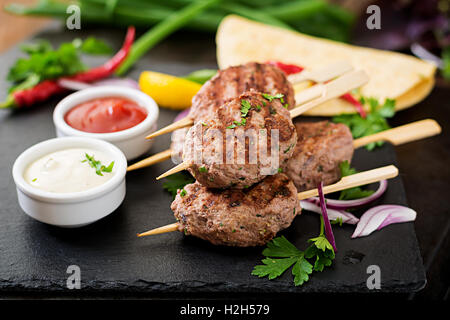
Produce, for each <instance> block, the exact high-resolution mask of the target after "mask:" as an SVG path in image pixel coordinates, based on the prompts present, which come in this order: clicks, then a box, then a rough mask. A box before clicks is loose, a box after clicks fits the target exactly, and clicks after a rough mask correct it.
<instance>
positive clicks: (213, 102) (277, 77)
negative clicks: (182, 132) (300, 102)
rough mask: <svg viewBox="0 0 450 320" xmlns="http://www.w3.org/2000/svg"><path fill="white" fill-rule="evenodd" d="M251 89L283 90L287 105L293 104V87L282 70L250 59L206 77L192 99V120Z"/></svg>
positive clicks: (272, 92) (273, 91)
mask: <svg viewBox="0 0 450 320" xmlns="http://www.w3.org/2000/svg"><path fill="white" fill-rule="evenodd" d="M250 89H253V90H256V91H259V92H264V93H269V94H272V95H275V94H277V93H282V94H283V95H284V97H285V100H286V103H287V104H288V105H289V109H290V108H293V107H295V96H294V89H293V87H292V84H291V83H290V82H289V81H288V79H287V77H286V75H285V74H284V72H283V71H281V70H280V69H279V68H277V67H275V66H272V65H269V64H260V63H256V62H249V63H247V64H244V65H239V66H234V67H229V68H227V69H224V70H220V71H219V72H218V73H217V74H216V75H215V76H214V77H213V78H211V79H210V80H209V81H207V82H206V83H205V84H204V85H203V86H202V88H201V89H200V90H199V92H198V93H197V94H196V95H195V96H194V98H193V99H192V107H191V111H190V112H189V117H190V118H191V119H193V120H194V122H197V121H201V120H205V119H208V118H210V117H211V115H212V114H214V112H215V111H216V110H217V109H218V108H219V107H220V106H222V105H223V104H225V103H226V102H228V101H229V100H230V99H233V98H236V97H238V96H239V95H241V94H243V93H244V92H246V91H249V90H250Z"/></svg>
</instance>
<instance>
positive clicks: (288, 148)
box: [283, 144, 294, 153]
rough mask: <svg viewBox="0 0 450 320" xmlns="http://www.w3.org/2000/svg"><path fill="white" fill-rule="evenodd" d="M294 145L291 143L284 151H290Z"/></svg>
mask: <svg viewBox="0 0 450 320" xmlns="http://www.w3.org/2000/svg"><path fill="white" fill-rule="evenodd" d="M293 147H294V144H290V145H289V147H287V148H286V149H285V150H284V151H283V152H284V153H288V152H289V151H290V150H291V149H292V148H293Z"/></svg>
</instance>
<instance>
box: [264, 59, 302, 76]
mask: <svg viewBox="0 0 450 320" xmlns="http://www.w3.org/2000/svg"><path fill="white" fill-rule="evenodd" d="M266 63H267V64H271V65H273V66H275V67H278V68H280V69H281V70H282V71H284V73H286V74H287V75H290V74H294V73H299V72H302V71H303V69H304V68H302V67H299V66H296V65H295V64H286V63H283V62H279V61H267V62H266Z"/></svg>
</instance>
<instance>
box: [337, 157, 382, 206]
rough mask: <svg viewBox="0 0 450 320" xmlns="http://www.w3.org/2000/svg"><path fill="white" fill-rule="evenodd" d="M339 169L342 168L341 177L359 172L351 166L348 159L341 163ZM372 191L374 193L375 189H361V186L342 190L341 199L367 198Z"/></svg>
mask: <svg viewBox="0 0 450 320" xmlns="http://www.w3.org/2000/svg"><path fill="white" fill-rule="evenodd" d="M339 169H340V170H341V177H346V176H350V175H352V174H355V173H358V171H356V169H354V168H352V167H350V164H349V163H348V161H347V160H346V161H343V162H341V163H340V164H339ZM372 193H374V191H373V190H364V189H361V187H354V188H350V189H345V190H342V191H341V194H340V195H339V200H353V199H360V198H365V197H368V196H370V195H371V194H372Z"/></svg>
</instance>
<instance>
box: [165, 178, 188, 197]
mask: <svg viewBox="0 0 450 320" xmlns="http://www.w3.org/2000/svg"><path fill="white" fill-rule="evenodd" d="M194 181H195V180H194V178H192V176H191V175H190V174H189V173H187V172H177V173H175V174H172V175H170V176H168V177H167V182H164V183H163V188H164V190H167V191H168V192H170V193H171V194H172V196H173V198H174V199H175V197H176V195H177V191H178V190H179V189H183V188H184V186H186V185H188V184H190V183H193V182H194Z"/></svg>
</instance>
